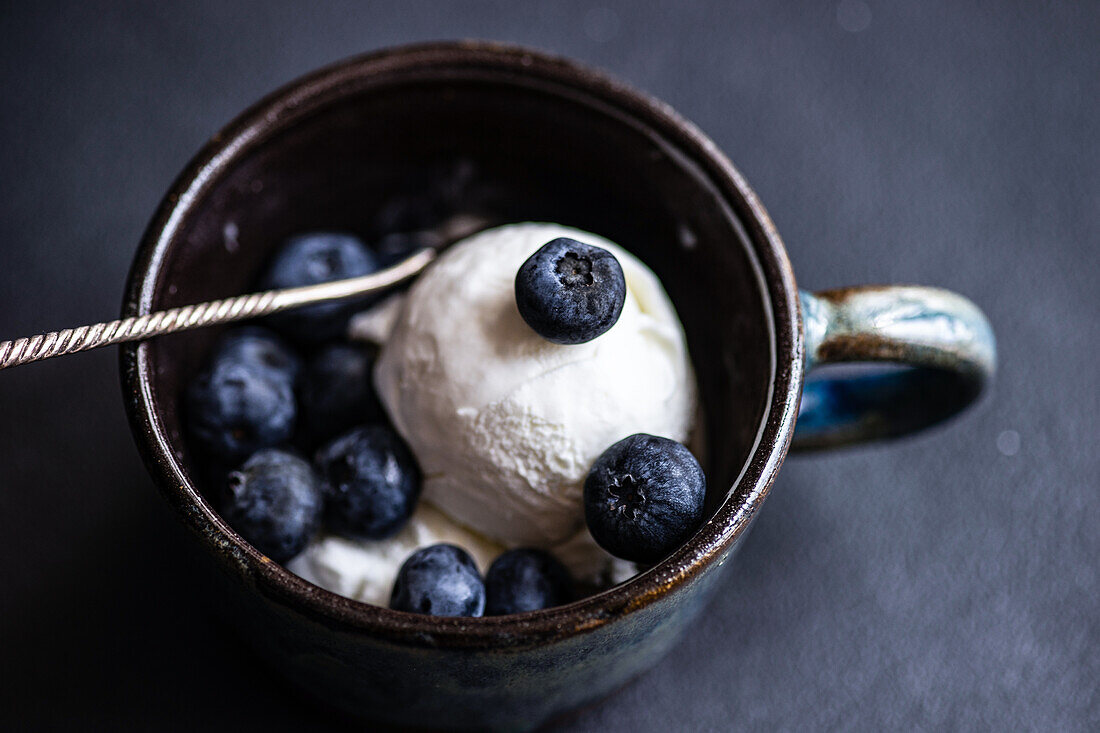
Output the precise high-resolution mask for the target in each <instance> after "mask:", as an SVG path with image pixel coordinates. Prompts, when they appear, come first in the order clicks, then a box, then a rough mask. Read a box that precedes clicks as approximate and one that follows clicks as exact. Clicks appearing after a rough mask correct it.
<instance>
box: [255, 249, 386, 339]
mask: <svg viewBox="0 0 1100 733" xmlns="http://www.w3.org/2000/svg"><path fill="white" fill-rule="evenodd" d="M378 269H379V262H378V258H377V257H376V256H375V254H374V253H373V252H372V251H371V250H370V249H369V248H367V246H366V245H365V244H363V242H362V241H361V240H359V239H358V238H357V237H354V236H352V235H350V234H334V233H328V232H314V233H312V234H302V235H299V236H296V237H291V238H290V239H288V240H287V241H286V243H285V244H284V245H283V246H282V248H280V249H279V251H278V252H277V253H276V254H275V257H274V258H273V259H272V260H271V262H270V263H269V264H268V266H267V269H266V270H265V271H264V274H263V276H262V277H261V278H260V287H261V288H262V289H264V290H267V289H271V288H292V287H298V286H299V285H314V284H316V283H323V282H329V281H330V280H340V279H343V278H348V277H359V276H361V275H369V274H371V273H372V272H374V271H376V270H378ZM373 299H374V298H373V297H370V296H368V297H367V298H362V299H357V300H355V301H351V302H349V301H340V302H333V303H318V304H317V305H311V306H306V307H305V308H296V309H294V310H290V311H285V312H283V313H279V314H276V315H274V316H271V317H270V322H271V324H272V325H273V326H275V327H276V328H278V329H279V330H281V331H283V332H284V333H285V334H287V335H288V336H291V337H292V338H295V339H297V340H300V341H304V342H307V343H318V342H321V341H327V340H329V339H332V338H335V337H337V336H339V335H341V334H342V333H343V332H344V330H345V329H346V327H347V321H348V318H350V317H351V315H352V314H353V313H355V312H356V311H357V310H360V309H362V308H363V307H364V306H366V305H367V304H368V303H370V302H371V301H372V300H373Z"/></svg>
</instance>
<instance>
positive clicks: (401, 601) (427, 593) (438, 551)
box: [390, 544, 485, 616]
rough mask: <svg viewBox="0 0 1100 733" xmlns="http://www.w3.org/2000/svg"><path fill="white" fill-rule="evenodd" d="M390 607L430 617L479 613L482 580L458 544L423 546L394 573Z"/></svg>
mask: <svg viewBox="0 0 1100 733" xmlns="http://www.w3.org/2000/svg"><path fill="white" fill-rule="evenodd" d="M390 608H392V609H394V610H397V611H409V612H410V613H426V614H428V615H430V616H480V615H482V614H483V613H484V612H485V583H484V582H483V581H482V580H481V574H480V573H479V572H478V571H477V565H475V564H474V561H473V558H471V557H470V555H469V553H467V552H466V551H465V550H463V549H462V548H461V547H455V546H454V545H444V544H440V545H431V546H430V547H422V548H420V549H419V550H417V551H416V552H414V553H413V554H412V555H410V556H409V559H408V560H406V561H405V563H404V564H403V565H402V566H401V569H400V570H399V571H398V572H397V580H396V581H394V584H393V594H392V595H391V596H390Z"/></svg>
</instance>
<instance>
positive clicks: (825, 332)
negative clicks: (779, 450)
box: [791, 285, 997, 450]
mask: <svg viewBox="0 0 1100 733" xmlns="http://www.w3.org/2000/svg"><path fill="white" fill-rule="evenodd" d="M799 295H800V297H801V300H802V322H803V329H804V333H805V342H806V372H807V374H808V375H809V374H810V373H811V372H813V371H814V370H815V368H817V367H820V366H824V365H827V364H840V363H848V362H891V363H894V364H897V365H899V366H900V367H901V368H900V369H896V370H890V371H885V372H882V371H880V372H879V373H863V374H859V373H856V374H849V375H840V374H837V375H835V376H827V373H826V374H823V375H821V376H816V378H815V377H814V376H811V377H810V378H808V379H807V381H806V383H805V385H804V386H803V389H802V404H801V407H800V409H799V414H798V422H797V423H796V426H795V433H794V438H793V440H792V442H791V449H792V450H816V449H821V448H832V447H836V446H841V445H846V444H849V443H861V442H864V441H868V440H876V439H880V438H890V437H894V436H898V435H903V434H905V433H911V432H914V431H917V430H920V429H922V428H926V427H928V426H930V425H934V424H935V423H938V422H940V421H942V420H945V419H947V418H948V417H950V416H952V415H954V414H955V413H957V412H959V411H960V410H962V409H963V408H964V407H966V406H967V405H969V404H970V403H971V402H973V401H974V400H975V399H977V397H978V395H980V394H981V392H982V390H983V389H984V388H985V386H986V384H987V383H988V382H989V381H990V380H991V379H992V377H993V374H994V372H995V371H996V359H997V347H996V341H995V340H994V337H993V329H992V328H991V327H990V325H989V321H988V320H987V319H986V317H985V314H983V313H982V312H981V310H979V309H978V307H977V306H976V305H974V304H973V303H971V302H970V301H969V300H967V299H966V298H964V297H962V296H961V295H957V294H955V293H952V292H950V291H947V290H941V289H939V288H927V287H918V286H912V285H890V286H879V285H868V286H865V287H857V288H842V289H839V290H825V291H822V292H818V293H808V292H806V291H801V292H800V293H799Z"/></svg>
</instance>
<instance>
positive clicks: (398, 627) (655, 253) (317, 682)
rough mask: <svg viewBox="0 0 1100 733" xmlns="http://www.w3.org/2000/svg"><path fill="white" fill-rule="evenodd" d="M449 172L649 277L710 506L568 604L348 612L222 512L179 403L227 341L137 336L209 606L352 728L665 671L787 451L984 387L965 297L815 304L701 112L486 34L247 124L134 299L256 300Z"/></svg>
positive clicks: (232, 136) (972, 312)
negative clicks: (265, 285) (283, 257)
mask: <svg viewBox="0 0 1100 733" xmlns="http://www.w3.org/2000/svg"><path fill="white" fill-rule="evenodd" d="M455 160H459V161H462V164H463V165H469V166H470V167H471V169H472V170H473V171H474V175H475V178H476V179H477V181H478V182H479V183H478V184H477V185H475V186H473V189H474V190H475V191H476V194H472V195H471V196H470V200H469V201H466V202H464V204H463V205H464V206H468V207H469V208H470V209H471V210H472V211H474V212H475V213H477V214H478V215H480V216H484V217H485V218H487V219H489V220H491V221H494V222H506V221H555V222H560V223H563V224H567V225H571V226H576V227H579V228H581V229H585V230H590V231H593V232H597V233H599V234H602V235H604V236H606V237H608V238H610V239H611V240H613V241H616V242H618V243H619V244H621V245H623V246H624V247H626V248H627V249H630V250H632V251H633V252H634V253H635V254H637V255H638V256H639V257H640V258H641V259H642V260H643V261H645V262H646V263H647V264H648V265H649V266H650V267H652V268H653V270H654V271H655V272H656V273H657V274H658V275H659V276H660V278H661V280H662V282H663V283H664V285H665V287H666V289H667V291H668V293H669V295H670V296H671V298H672V300H673V302H674V303H675V305H676V307H677V310H678V312H679V314H680V316H681V319H682V321H683V324H684V328H685V332H686V334H687V338H688V343H689V348H690V351H691V356H692V360H693V363H694V365H695V368H696V371H697V378H698V382H699V388H700V394H701V402H702V405H703V406H704V408H705V425H704V430H703V434H704V436H705V437H704V442H705V462H704V463H705V465H704V468H705V469H706V472H707V476H708V485H709V487H710V488H709V494H708V499H707V512H708V517H709V519H708V520H707V521H706V522H705V524H703V526H702V527H700V529H699V530H698V532H696V533H695V535H694V536H693V537H692V538H691V539H690V540H689V541H687V542H686V543H684V545H683V546H682V547H680V548H679V549H677V550H676V551H675V552H673V553H672V554H671V555H670V556H669V557H667V558H666V559H665V560H663V561H662V562H660V563H658V564H657V565H656V566H654V567H652V568H650V569H649V570H647V571H645V572H643V573H641V574H640V575H638V576H636V577H635V578H633V579H632V580H630V581H628V582H626V583H623V584H621V585H618V586H616V587H614V588H611V589H609V590H606V591H604V592H601V593H598V594H596V595H593V596H590V597H587V598H584V599H582V600H579V601H576V602H574V603H571V604H569V605H566V606H561V607H557V608H551V609H547V610H544V611H538V612H534V613H528V614H521V615H515V616H504V617H495V618H477V619H469V618H437V617H430V616H422V615H415V614H406V613H400V612H396V611H391V610H389V609H386V608H379V607H375V606H370V605H366V604H362V603H357V602H355V601H352V600H349V599H346V598H343V597H340V596H337V595H334V594H332V593H329V592H328V591H325V590H322V589H321V588H318V587H316V586H313V585H311V584H310V583H307V582H306V581H304V580H302V579H300V578H298V577H297V576H295V575H293V574H291V573H289V572H288V571H286V570H285V569H283V568H282V567H281V566H279V565H277V564H275V563H273V562H271V561H270V560H269V559H268V558H266V557H264V556H263V555H262V554H261V553H259V552H257V551H256V550H255V549H254V548H253V547H251V546H250V545H249V544H248V543H247V542H245V541H244V540H243V539H242V538H241V537H240V536H239V535H238V534H236V533H235V532H234V531H233V529H232V528H231V527H229V526H228V525H226V524H225V522H224V521H223V520H222V518H221V517H220V516H218V514H217V512H216V511H215V509H214V507H213V506H212V504H211V503H210V501H209V500H208V498H207V497H208V495H213V494H212V491H211V487H212V484H210V483H208V482H206V481H205V480H204V479H203V473H202V471H200V470H199V469H198V467H197V465H196V464H195V463H194V462H193V460H192V455H191V453H190V451H189V449H188V446H187V444H186V442H185V440H184V439H183V437H182V430H181V424H180V414H179V404H180V393H181V389H182V388H183V386H184V385H185V384H186V383H187V382H188V380H189V378H190V377H191V376H192V375H193V374H194V373H195V372H196V370H197V369H198V368H199V366H200V364H201V363H202V361H203V359H204V357H205V354H206V352H207V350H208V349H209V346H210V344H211V342H212V339H213V338H215V336H216V334H212V333H209V332H194V333H189V334H182V335H178V336H172V337H164V338H160V339H155V340H152V341H149V342H146V343H142V344H140V345H126V346H124V347H123V350H122V354H121V365H122V382H123V387H124V396H125V400H126V404H127V409H128V413H129V418H130V422H131V425H132V428H133V431H134V435H135V436H136V439H137V443H138V446H139V448H140V450H141V452H142V454H143V456H144V459H145V461H146V463H147V465H148V467H149V470H150V472H151V473H152V475H153V477H154V479H155V481H156V483H157V485H158V486H159V488H160V490H161V492H162V493H163V494H164V496H165V497H166V498H167V499H168V501H169V502H170V503H171V504H172V505H173V506H174V507H175V508H176V509H177V510H178V512H179V514H180V516H181V518H182V519H183V521H184V523H185V524H186V525H187V526H188V527H189V528H190V529H192V530H193V531H194V535H195V536H196V537H197V539H198V546H199V547H200V548H201V549H202V550H203V551H204V552H203V553H202V554H203V556H204V557H208V558H210V560H211V561H212V563H211V566H212V567H211V572H210V574H209V577H210V578H211V579H212V580H213V581H214V583H215V586H214V589H212V590H210V591H209V592H210V593H211V595H212V600H213V601H215V606H216V607H217V608H219V609H221V610H223V611H225V612H226V613H227V615H228V616H229V617H230V618H231V619H232V620H234V621H235V623H236V624H237V625H238V628H239V629H240V634H241V636H242V637H243V638H244V639H245V640H247V641H248V642H249V643H250V644H252V645H253V646H255V648H256V649H258V650H259V651H260V653H261V654H262V655H264V656H265V657H266V658H267V659H269V660H270V661H271V662H272V663H273V664H274V665H275V666H277V667H278V668H279V669H280V670H282V672H283V673H284V674H285V675H286V676H287V677H288V678H289V679H290V680H291V681H292V682H293V683H294V684H296V685H297V686H298V687H300V688H301V689H303V690H305V691H306V692H307V693H308V694H310V695H312V696H313V697H315V698H317V699H319V700H321V701H323V702H325V703H327V704H329V705H331V706H334V707H336V708H339V709H341V710H344V711H347V712H350V713H352V714H353V715H357V716H362V717H366V718H370V719H374V720H381V721H386V722H390V723H397V724H403V725H415V726H428V727H458V728H462V727H467V728H497V729H517V728H528V727H532V726H534V725H537V724H539V723H540V722H543V721H545V720H546V719H548V718H549V717H551V716H553V715H555V714H556V713H560V712H562V711H565V710H568V709H571V708H574V707H576V706H579V705H581V704H583V703H586V702H589V701H592V700H595V699H598V698H600V697H602V696H604V695H606V694H608V693H609V692H611V691H613V690H615V689H616V688H618V687H620V686H621V685H622V684H624V683H625V682H626V681H627V680H628V679H630V678H631V677H632V676H633V675H635V674H637V673H639V672H640V671H642V670H644V669H646V668H648V667H650V666H651V665H653V664H654V663H655V662H656V661H657V659H659V658H660V657H661V655H663V654H664V653H665V652H666V651H667V650H668V649H669V647H670V646H671V645H672V644H673V643H674V642H675V641H676V639H677V637H678V636H679V635H680V634H681V633H682V632H683V631H684V629H685V628H686V627H687V626H688V624H689V622H690V621H691V620H692V618H693V617H694V616H695V615H696V614H698V613H699V612H700V611H701V609H702V608H703V606H704V604H705V602H706V600H707V599H708V597H709V596H710V595H711V592H712V591H713V590H714V588H715V585H716V583H718V582H719V581H720V578H721V576H722V572H723V570H724V569H725V568H726V567H728V566H727V564H726V561H727V560H729V559H730V557H731V555H732V554H733V553H734V552H735V551H736V550H737V548H738V546H739V545H740V543H741V541H742V540H743V538H744V537H745V535H746V530H747V529H748V527H749V526H750V524H751V522H752V520H753V518H754V517H755V516H756V514H757V512H758V511H759V509H760V507H761V505H762V504H763V502H764V499H765V498H766V497H767V495H768V491H769V489H770V487H771V486H772V483H773V481H774V480H775V476H776V473H777V472H778V470H779V467H780V465H781V464H782V462H783V458H784V457H785V456H786V454H787V451H788V448H789V447H790V446H791V445H792V444H793V446H794V447H796V448H798V447H805V448H820V447H826V446H833V445H838V444H842V443H848V442H853V441H861V440H866V439H871V438H878V437H884V436H892V435H898V434H901V433H905V432H909V431H912V430H915V429H918V428H921V427H924V426H926V425H930V424H932V423H934V422H937V421H940V420H942V419H944V418H945V417H947V416H949V415H951V414H953V413H955V412H957V411H959V410H960V409H962V408H963V407H965V406H966V405H967V404H969V403H970V402H972V401H973V400H974V399H975V398H976V397H977V396H978V394H979V393H980V392H981V391H982V388H983V385H984V384H985V383H986V382H987V380H988V379H989V378H990V377H991V375H992V372H993V369H994V346H993V337H992V333H991V331H990V328H989V325H988V323H987V321H986V319H985V318H984V317H983V316H982V314H981V312H980V311H979V310H978V309H977V308H976V307H975V306H973V305H972V304H971V303H970V302H969V301H967V300H966V299H964V298H962V297H960V296H957V295H953V294H951V293H947V292H944V291H941V290H935V289H928V288H918V287H871V288H855V289H848V290H838V291H830V292H825V293H818V294H808V293H800V292H799V290H798V288H797V286H796V283H795V279H794V275H793V274H792V272H791V268H790V265H789V263H788V261H787V255H786V253H785V251H784V249H783V244H782V242H781V241H780V238H779V235H778V233H777V232H776V231H775V227H774V226H773V225H772V223H771V221H770V219H769V218H768V215H767V213H766V212H765V211H764V208H763V206H762V205H761V204H760V202H759V201H758V200H757V198H756V195H755V194H754V193H753V192H752V190H751V189H750V188H749V187H748V185H747V184H746V182H745V180H744V179H743V178H742V177H741V175H740V173H738V172H737V170H736V169H735V168H734V167H733V166H732V165H731V164H730V162H729V161H728V160H727V159H726V157H725V156H724V155H723V154H722V153H721V152H720V151H719V150H718V149H717V148H716V146H715V145H714V143H713V142H711V141H710V140H709V139H708V138H707V137H706V136H705V135H703V134H702V133H701V132H700V131H699V130H698V129H696V128H695V127H694V126H693V125H692V124H690V123H688V122H686V121H685V120H683V119H682V118H681V117H679V116H678V115H677V114H676V113H675V112H674V111H672V110H671V109H670V108H669V107H667V106H666V105H664V104H662V103H661V102H659V101H657V100H655V99H653V98H651V97H649V96H647V95H645V94H642V93H639V92H637V91H634V90H632V89H630V88H628V87H626V86H624V85H623V84H621V83H619V82H617V81H614V80H612V79H609V78H608V77H606V76H604V75H602V74H600V73H598V72H595V71H593V70H591V69H588V68H585V67H583V66H579V65H577V64H574V63H572V62H569V61H566V60H562V59H559V58H554V57H551V56H547V55H543V54H541V53H537V52H534V51H530V50H526V49H522V48H515V47H510V46H501V45H496V44H485V43H444V44H433V45H424V46H413V47H404V48H397V49H393V50H386V51H382V52H380V53H375V54H371V55H368V56H364V57H359V58H353V59H350V60H348V61H344V62H341V63H338V64H336V65H334V66H331V67H328V68H325V69H322V70H321V71H318V72H316V73H314V74H311V75H309V76H307V77H304V78H303V79H301V80H299V81H296V82H293V83H292V84H290V85H288V86H286V87H284V88H283V89H280V90H279V91H277V92H275V93H274V94H272V95H270V96H268V97H267V98H265V99H263V100H262V101H260V102H259V103H257V104H256V105H255V106H253V107H252V108H250V109H249V110H247V111H246V112H244V113H243V114H242V115H241V116H240V117H238V118H237V119H236V120H235V121H233V122H232V123H231V124H230V125H229V126H228V127H226V128H225V129H224V130H223V131H222V132H220V133H218V134H217V135H215V136H214V138H213V139H212V140H211V141H210V142H209V144H208V145H207V146H206V147H205V148H204V149H203V150H202V151H201V152H200V153H199V154H198V156H197V157H196V158H195V159H194V160H193V162H192V163H191V164H190V165H189V166H188V167H187V169H186V170H185V171H184V172H183V173H182V174H181V176H180V177H179V178H178V179H177V180H176V182H175V183H174V184H173V185H172V188H171V190H170V191H169V193H168V194H167V196H166V197H165V199H164V201H163V203H162V204H161V207H160V209H159V211H158V212H157V214H156V215H155V217H154V219H153V221H152V223H151V224H150V226H149V229H148V231H147V232H146V234H145V237H144V239H143V241H142V243H141V246H140V249H139V251H138V253H137V256H136V259H135V261H134V265H133V269H132V272H131V275H130V278H129V283H128V286H127V294H126V299H125V305H124V308H123V313H124V315H126V316H131V315H138V314H143V313H149V312H150V311H153V310H157V309H161V308H168V307H172V306H176V305H182V304H185V303H191V302H198V301H204V300H209V299H212V298H215V297H221V296H226V295H231V294H236V293H240V292H246V291H248V290H249V289H250V287H251V286H252V284H253V282H254V278H255V276H256V273H257V271H258V268H259V267H261V266H262V264H263V262H264V259H265V258H266V257H267V256H269V255H270V254H271V251H272V247H273V246H274V245H275V244H276V243H278V242H280V241H282V240H283V239H284V238H285V237H286V236H288V235H290V234H293V233H296V232H300V231H303V230H309V229H318V228H324V229H344V230H350V231H356V232H362V233H364V234H370V227H371V222H372V221H374V219H375V217H376V215H377V212H378V209H379V207H380V206H382V205H383V202H385V201H386V200H387V197H389V196H392V195H394V192H401V191H405V192H406V193H408V194H409V195H415V193H416V185H418V184H417V183H416V181H417V179H418V174H419V173H420V172H422V171H425V170H429V169H431V168H432V167H433V166H437V165H439V163H440V161H455ZM849 361H887V362H893V363H896V364H901V365H904V368H902V369H899V370H894V371H890V372H887V373H885V374H877V375H866V374H855V375H848V376H844V377H837V378H824V379H820V380H818V381H813V382H810V383H806V382H805V380H804V377H805V374H806V372H807V370H809V369H813V368H814V367H816V366H818V365H822V364H829V363H833V362H849ZM825 376H826V377H828V375H825ZM800 398H801V400H802V404H803V408H802V416H801V418H799V404H800ZM796 418H798V421H799V426H798V428H797V429H796V426H795V422H796Z"/></svg>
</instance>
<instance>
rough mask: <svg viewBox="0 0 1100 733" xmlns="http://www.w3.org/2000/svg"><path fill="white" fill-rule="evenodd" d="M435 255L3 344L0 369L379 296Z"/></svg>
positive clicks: (420, 253) (427, 251)
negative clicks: (305, 307) (357, 274)
mask: <svg viewBox="0 0 1100 733" xmlns="http://www.w3.org/2000/svg"><path fill="white" fill-rule="evenodd" d="M436 254H437V252H436V250H435V249H433V248H431V247H427V248H424V249H420V250H417V251H416V252H414V253H413V254H412V255H410V256H409V257H407V258H405V259H403V260H401V261H400V262H398V263H397V264H395V265H393V266H391V267H387V268H386V269H384V270H379V271H378V272H372V273H371V274H369V275H362V276H360V277H351V278H347V279H344V280H331V281H329V282H323V283H317V284H316V285H304V286H301V287H297V288H284V289H281V290H266V291H264V292H261V293H252V294H251V295H238V296H236V297H232V298H223V299H221V300H211V301H208V302H206V303H196V304H195V305H183V306H180V307H178V308H170V309H168V310H163V311H156V312H154V313H148V314H146V315H143V316H133V317H130V318H123V319H120V320H117V321H108V322H106V323H96V324H93V325H90V326H80V327H79V328H66V329H64V330H63V331H51V332H49V333H44V334H39V335H37V336H29V337H26V338H20V339H15V340H14V341H3V342H0V369H7V368H8V367H13V366H19V365H20V364H30V363H31V362H35V361H42V360H44V359H50V358H52V357H55V356H63V355H65V354H75V353H77V352H79V351H89V350H91V349H98V348H99V347H100V346H110V345H111V344H121V343H125V342H127V341H141V340H143V339H147V338H150V337H152V336H162V335H164V334H169V333H178V332H180V331H190V330H192V329H195V328H204V327H206V326H218V325H221V324H223V323H233V322H235V321H243V320H245V319H247V318H258V317H259V316H267V315H270V314H272V313H278V312H280V311H285V310H290V309H291V308H298V307H300V306H303V305H312V304H314V303H325V302H328V301H336V300H347V299H349V298H357V297H360V296H363V295H369V294H371V293H377V292H379V291H381V290H385V289H386V288H389V287H391V286H393V285H396V284H398V283H400V282H402V281H404V280H408V279H409V278H410V277H412V276H414V275H416V274H417V273H419V272H420V271H421V270H423V269H424V268H425V267H427V266H428V265H429V264H430V263H431V262H432V260H434V259H435V257H436Z"/></svg>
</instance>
